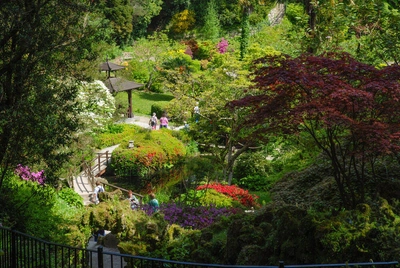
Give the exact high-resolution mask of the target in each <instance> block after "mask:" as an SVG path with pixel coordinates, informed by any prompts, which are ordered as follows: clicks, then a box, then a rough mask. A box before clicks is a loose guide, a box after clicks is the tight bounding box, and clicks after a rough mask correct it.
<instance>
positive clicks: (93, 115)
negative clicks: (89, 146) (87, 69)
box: [77, 80, 115, 132]
mask: <svg viewBox="0 0 400 268" xmlns="http://www.w3.org/2000/svg"><path fill="white" fill-rule="evenodd" d="M77 102H78V103H79V108H80V110H81V112H80V115H79V117H80V118H79V120H80V121H81V122H82V123H83V129H82V131H84V132H90V131H92V130H93V129H101V128H103V127H104V126H105V125H106V124H107V123H108V122H110V121H111V120H112V118H113V114H114V111H115V99H114V97H113V96H112V95H111V93H110V91H109V89H108V88H107V87H106V86H105V85H104V83H103V82H101V81H99V80H96V81H94V82H92V83H87V82H83V83H82V87H81V89H80V91H79V94H78V96H77Z"/></svg>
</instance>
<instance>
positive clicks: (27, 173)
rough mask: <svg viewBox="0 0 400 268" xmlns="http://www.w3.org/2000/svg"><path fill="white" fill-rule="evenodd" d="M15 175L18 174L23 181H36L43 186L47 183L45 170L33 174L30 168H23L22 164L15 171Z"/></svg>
mask: <svg viewBox="0 0 400 268" xmlns="http://www.w3.org/2000/svg"><path fill="white" fill-rule="evenodd" d="M15 174H17V175H18V176H19V177H20V178H21V179H23V180H26V181H35V182H37V183H39V184H40V185H43V184H44V182H45V181H46V176H45V175H44V170H41V171H38V172H31V170H30V168H29V167H27V166H23V165H21V164H18V165H17V168H16V169H15Z"/></svg>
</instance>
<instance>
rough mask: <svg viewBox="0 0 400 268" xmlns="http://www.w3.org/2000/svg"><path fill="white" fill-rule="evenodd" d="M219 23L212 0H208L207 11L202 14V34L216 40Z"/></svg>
mask: <svg viewBox="0 0 400 268" xmlns="http://www.w3.org/2000/svg"><path fill="white" fill-rule="evenodd" d="M219 32H220V24H219V19H218V12H217V10H216V5H215V2H214V0H210V2H208V5H207V13H206V15H205V16H204V27H203V33H204V35H205V36H206V37H207V38H209V39H211V40H217V39H218V38H219Z"/></svg>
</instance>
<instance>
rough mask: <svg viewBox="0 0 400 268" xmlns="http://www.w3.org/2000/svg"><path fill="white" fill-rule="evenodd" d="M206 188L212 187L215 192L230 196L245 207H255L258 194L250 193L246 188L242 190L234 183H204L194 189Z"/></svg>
mask: <svg viewBox="0 0 400 268" xmlns="http://www.w3.org/2000/svg"><path fill="white" fill-rule="evenodd" d="M206 189H214V190H216V191H217V192H219V193H221V194H224V195H227V196H229V197H231V198H232V199H233V200H236V201H239V202H240V204H242V205H243V206H245V207H248V208H250V207H256V206H257V202H256V200H257V198H258V196H256V195H252V194H250V193H249V191H248V190H244V189H242V188H240V187H238V186H236V185H224V184H221V183H210V184H204V185H200V186H198V187H197V189H196V190H198V191H202V190H206Z"/></svg>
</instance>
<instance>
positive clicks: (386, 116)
mask: <svg viewBox="0 0 400 268" xmlns="http://www.w3.org/2000/svg"><path fill="white" fill-rule="evenodd" d="M261 62H262V63H263V67H261V68H258V69H256V70H255V71H254V74H255V78H254V82H255V86H254V87H255V88H256V89H258V92H259V95H257V96H248V97H245V98H243V99H241V100H237V101H234V102H232V103H231V106H233V107H250V108H251V109H250V110H251V111H253V113H252V114H251V115H250V117H249V119H248V121H247V124H248V125H250V126H255V125H257V126H258V128H259V130H258V131H260V132H265V131H268V129H279V130H281V131H284V132H287V131H298V127H296V126H298V125H301V124H304V123H306V122H313V123H315V122H316V121H317V122H318V125H319V126H320V127H322V128H331V127H340V128H342V129H343V130H345V129H347V130H349V131H351V134H352V135H356V136H357V137H356V139H357V140H360V141H362V142H363V143H366V144H368V143H369V141H368V138H369V137H371V133H368V132H365V131H367V130H368V131H370V130H369V129H370V128H369V126H370V124H371V122H376V123H378V122H379V123H380V124H383V127H379V128H376V129H375V131H374V133H376V132H380V133H381V137H389V135H390V133H391V132H392V131H393V130H392V129H393V127H394V125H397V126H399V125H398V122H399V120H400V104H399V100H400V84H399V82H398V79H400V67H399V66H390V67H387V68H383V69H382V70H378V69H376V68H374V67H373V66H370V65H366V64H363V63H360V62H357V61H356V60H354V59H353V58H352V57H351V56H350V55H349V54H346V53H343V54H334V53H329V54H325V55H323V56H310V55H302V56H300V57H298V58H291V57H289V56H284V57H282V56H275V57H266V58H263V59H260V60H258V62H257V63H256V64H260V63H261ZM255 66H259V65H255ZM264 122H266V123H268V124H264V125H265V127H264V128H263V127H259V126H260V124H262V123H264ZM376 123H375V125H376ZM356 130H357V131H356ZM376 136H379V135H376ZM371 139H372V137H371ZM385 139H387V138H382V139H381V140H380V141H379V140H378V139H377V138H376V137H375V138H374V139H373V141H374V144H375V145H379V143H381V144H382V145H385V143H386V141H385Z"/></svg>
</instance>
